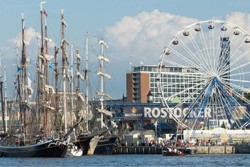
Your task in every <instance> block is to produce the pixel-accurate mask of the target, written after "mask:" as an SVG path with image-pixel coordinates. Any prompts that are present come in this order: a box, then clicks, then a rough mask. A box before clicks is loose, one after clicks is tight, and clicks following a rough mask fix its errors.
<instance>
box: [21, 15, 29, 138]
mask: <svg viewBox="0 0 250 167" xmlns="http://www.w3.org/2000/svg"><path fill="white" fill-rule="evenodd" d="M24 29H25V25H24V16H23V14H22V58H21V70H22V74H21V75H22V76H21V78H22V95H21V99H22V100H21V110H23V129H22V131H23V132H24V134H25V136H26V135H27V120H26V110H27V103H28V95H27V84H28V83H27V57H26V46H25V39H24ZM21 110H20V111H21ZM21 112H22V111H21Z"/></svg>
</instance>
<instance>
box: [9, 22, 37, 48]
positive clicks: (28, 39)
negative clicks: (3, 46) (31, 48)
mask: <svg viewBox="0 0 250 167" xmlns="http://www.w3.org/2000/svg"><path fill="white" fill-rule="evenodd" d="M37 38H38V39H41V35H40V33H38V32H36V31H35V29H33V28H32V27H29V28H27V29H26V30H25V34H24V41H25V43H26V44H27V45H30V44H31V43H34V42H35V41H36V40H37ZM11 42H12V43H13V44H16V46H17V47H21V46H22V33H21V32H20V33H19V34H18V36H17V37H16V38H14V39H12V40H11Z"/></svg>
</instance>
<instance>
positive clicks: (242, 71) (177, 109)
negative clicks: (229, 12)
mask: <svg viewBox="0 0 250 167" xmlns="http://www.w3.org/2000/svg"><path fill="white" fill-rule="evenodd" d="M158 65H159V69H158V74H157V77H156V80H157V85H158V86H157V87H158V96H159V97H160V99H161V101H162V103H163V105H164V106H165V107H167V112H168V114H169V117H171V118H172V119H174V120H175V121H176V122H177V123H178V125H180V126H182V127H184V128H190V129H194V128H195V129H197V128H208V129H211V128H215V127H221V126H222V124H224V125H225V126H227V127H228V128H231V129H233V128H234V129H242V128H245V127H247V126H248V125H249V124H250V114H249V104H250V101H249V100H248V99H247V98H245V95H246V94H247V93H249V92H250V36H249V34H248V33H247V32H246V31H245V30H244V29H242V28H240V27H239V26H237V25H235V24H232V23H229V22H225V21H221V20H207V21H201V22H197V23H194V24H192V25H189V26H187V27H185V28H184V29H182V30H181V31H179V32H177V33H176V34H175V35H174V37H173V39H172V40H171V41H170V43H169V44H168V45H167V46H166V47H165V48H164V50H163V52H162V54H161V56H160V59H159V64H158Z"/></svg>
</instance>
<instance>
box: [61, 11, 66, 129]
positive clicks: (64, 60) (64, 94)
mask: <svg viewBox="0 0 250 167" xmlns="http://www.w3.org/2000/svg"><path fill="white" fill-rule="evenodd" d="M61 21H62V46H61V49H62V80H63V112H64V133H65V134H66V133H67V111H66V110H67V108H66V61H67V60H66V59H67V57H66V50H65V46H64V45H65V43H67V41H66V40H65V38H64V28H65V27H66V22H65V20H64V15H63V9H62V13H61Z"/></svg>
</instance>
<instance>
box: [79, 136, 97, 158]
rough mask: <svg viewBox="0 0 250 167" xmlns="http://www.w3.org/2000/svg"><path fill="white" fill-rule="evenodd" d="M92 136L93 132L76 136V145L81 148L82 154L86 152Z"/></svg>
mask: <svg viewBox="0 0 250 167" xmlns="http://www.w3.org/2000/svg"><path fill="white" fill-rule="evenodd" d="M94 136H95V135H94V134H90V135H80V136H78V138H77V143H76V145H77V146H78V147H79V148H81V149H82V155H87V154H88V150H89V143H90V141H91V139H92V138H93V137H94Z"/></svg>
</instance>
